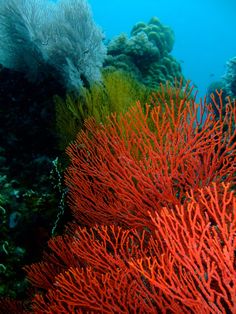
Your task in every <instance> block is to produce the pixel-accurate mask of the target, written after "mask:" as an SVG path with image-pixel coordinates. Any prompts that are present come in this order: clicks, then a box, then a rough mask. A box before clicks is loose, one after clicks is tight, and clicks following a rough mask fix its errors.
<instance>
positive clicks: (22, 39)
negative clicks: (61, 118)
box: [0, 0, 106, 90]
mask: <svg viewBox="0 0 236 314" xmlns="http://www.w3.org/2000/svg"><path fill="white" fill-rule="evenodd" d="M105 55H106V48H105V46H104V44H103V33H102V31H101V30H100V29H99V28H98V27H97V25H96V24H95V22H94V20H93V17H92V13H91V10H90V7H89V6H88V3H87V1H86V0H59V1H58V2H57V3H54V2H51V1H49V0H8V1H4V0H1V1H0V63H1V64H3V65H4V66H5V67H7V68H11V69H14V70H17V71H21V72H24V73H25V74H26V75H27V77H28V78H29V79H30V80H31V81H36V80H40V78H41V77H42V74H43V75H47V73H48V71H49V69H50V71H51V73H52V74H53V75H54V76H55V77H56V78H57V79H58V80H60V81H61V82H62V83H63V84H64V85H65V86H66V88H67V89H68V90H79V89H80V88H81V86H82V85H83V83H84V81H86V82H88V83H91V82H93V81H97V80H99V78H100V68H101V67H102V63H103V60H104V58H105Z"/></svg>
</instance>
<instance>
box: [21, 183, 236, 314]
mask: <svg viewBox="0 0 236 314" xmlns="http://www.w3.org/2000/svg"><path fill="white" fill-rule="evenodd" d="M186 197H187V200H186V202H185V205H181V206H176V208H175V210H173V209H172V208H167V207H165V208H163V209H162V210H160V211H157V212H156V213H155V214H154V215H151V217H150V218H151V221H152V223H153V225H154V232H153V233H152V234H150V232H149V230H148V228H147V230H146V231H145V230H144V231H142V232H138V231H137V230H134V229H130V230H124V229H122V228H120V227H117V226H114V225H111V226H95V227H93V228H82V227H78V226H75V225H74V226H73V227H71V229H70V231H69V233H70V235H68V236H65V237H64V238H62V237H56V238H54V239H52V240H51V241H50V242H49V247H50V252H49V253H47V255H45V258H44V261H43V262H42V263H40V264H35V265H32V266H30V267H27V268H26V270H27V272H28V276H29V279H30V281H31V282H32V284H33V285H34V286H35V287H37V288H40V289H41V291H43V293H38V294H36V296H35V297H34V300H33V306H32V309H33V313H107V314H108V313H126V314H128V313H140V314H141V313H186V314H187V313H196V314H197V313H200V314H203V313H204V314H205V313H207V314H212V313H235V310H236V308H235V305H236V294H235V289H236V258H235V247H236V215H235V211H236V198H235V197H234V196H233V192H232V191H230V187H229V184H224V183H223V184H213V185H212V186H210V187H207V188H203V189H199V190H198V191H195V192H193V190H191V191H190V193H188V194H187V195H186Z"/></svg>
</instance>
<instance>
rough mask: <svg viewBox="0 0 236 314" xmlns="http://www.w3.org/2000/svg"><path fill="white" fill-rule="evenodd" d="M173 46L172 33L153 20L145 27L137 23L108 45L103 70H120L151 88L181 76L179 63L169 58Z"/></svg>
mask: <svg viewBox="0 0 236 314" xmlns="http://www.w3.org/2000/svg"><path fill="white" fill-rule="evenodd" d="M173 46H174V32H173V31H172V29H171V28H169V27H167V26H164V25H163V24H162V23H161V22H160V20H159V19H158V18H156V17H153V18H151V20H150V21H149V22H148V23H147V24H146V23H143V22H139V23H137V24H136V25H134V27H133V29H132V30H131V36H130V38H128V37H127V36H126V35H125V34H121V35H120V36H118V37H116V38H114V39H113V40H112V41H111V42H110V43H109V45H108V55H107V58H106V62H105V68H108V69H113V70H114V69H122V70H125V71H127V72H129V73H131V74H132V75H133V76H134V77H135V78H136V79H137V80H138V81H141V82H142V83H143V84H145V85H147V86H148V87H150V88H157V87H158V85H159V84H160V83H163V82H165V81H167V80H168V81H170V82H171V83H172V85H173V84H174V79H175V78H178V79H180V78H181V77H182V73H181V67H180V64H179V63H178V62H177V61H176V60H175V58H174V57H172V56H171V55H170V52H171V51H172V49H173Z"/></svg>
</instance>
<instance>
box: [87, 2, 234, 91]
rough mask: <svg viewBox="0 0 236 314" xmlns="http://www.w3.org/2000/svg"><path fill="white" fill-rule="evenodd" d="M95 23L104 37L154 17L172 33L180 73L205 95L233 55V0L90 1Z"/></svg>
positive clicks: (173, 53)
mask: <svg viewBox="0 0 236 314" xmlns="http://www.w3.org/2000/svg"><path fill="white" fill-rule="evenodd" d="M89 3H90V6H91V8H92V12H93V16H94V19H95V22H96V23H97V24H99V25H100V26H101V27H102V29H103V30H104V33H105V36H106V38H107V39H109V38H112V37H114V36H116V35H118V34H120V33H122V32H124V33H127V34H129V32H130V30H131V29H132V26H133V25H134V24H135V23H137V22H139V21H144V22H148V21H149V19H150V18H151V17H152V16H156V17H158V18H159V19H160V21H161V22H162V23H163V24H164V25H167V26H170V27H171V28H172V29H173V30H174V32H175V45H174V49H173V51H172V55H173V56H174V57H176V58H177V60H178V61H180V62H181V65H182V70H183V74H184V76H185V78H186V79H190V80H191V81H192V82H193V83H194V85H196V87H197V88H198V90H199V95H200V96H204V95H205V93H206V90H207V87H208V86H209V84H210V83H211V82H213V81H217V80H219V79H220V78H221V77H222V76H223V75H224V73H225V69H226V62H227V61H228V60H229V59H230V58H232V57H234V56H236V38H235V36H236V1H235V0H224V1H223V0H192V1H187V0H178V1H177V0H136V1H134V0H112V1H111V0H99V1H98V0H89Z"/></svg>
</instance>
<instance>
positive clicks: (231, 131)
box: [66, 91, 236, 227]
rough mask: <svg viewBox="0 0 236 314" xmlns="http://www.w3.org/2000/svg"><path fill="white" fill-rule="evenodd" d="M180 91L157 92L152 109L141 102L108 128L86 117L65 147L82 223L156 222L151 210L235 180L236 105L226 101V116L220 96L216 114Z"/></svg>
mask: <svg viewBox="0 0 236 314" xmlns="http://www.w3.org/2000/svg"><path fill="white" fill-rule="evenodd" d="M177 92H179V91H177ZM177 96H178V95H177ZM177 96H176V95H175V94H173V93H172V94H170V93H169V96H168V97H167V98H168V101H165V99H167V98H165V97H164V96H163V97H160V95H155V94H154V95H153V101H152V102H153V105H152V107H150V106H148V105H147V106H146V108H145V110H143V109H142V107H141V104H140V103H138V104H137V106H135V107H133V108H131V109H130V110H129V112H128V113H127V114H125V115H120V116H119V117H117V116H116V115H113V116H112V117H111V118H110V120H109V123H108V125H105V126H103V125H97V124H96V123H95V122H94V120H92V119H90V120H88V121H86V123H85V131H82V132H80V133H79V135H78V137H77V140H76V141H75V142H74V143H73V144H72V145H70V147H69V148H68V149H67V153H68V155H69V157H70V158H71V166H70V167H69V169H68V172H67V174H66V182H67V185H68V187H69V199H70V204H71V208H72V210H73V213H74V216H75V218H76V219H77V220H78V221H80V222H82V223H83V224H85V225H89V226H92V225H94V224H110V223H113V224H119V225H122V226H125V227H143V226H147V225H149V226H151V224H152V223H151V220H150V217H149V215H148V212H149V211H150V212H151V213H154V212H155V211H156V210H157V211H159V210H160V209H161V208H162V207H163V206H173V205H181V204H182V203H183V201H184V199H185V193H186V191H190V189H193V190H196V189H198V188H200V187H204V186H207V185H209V184H210V183H211V182H222V181H224V182H230V183H231V184H235V183H236V182H235V172H236V156H235V147H236V141H235V139H236V128H235V125H236V105H235V102H231V101H230V99H228V103H227V105H226V113H225V114H224V115H223V114H222V112H223V110H225V109H223V100H222V99H221V93H218V98H219V99H217V100H216V99H213V101H214V102H215V104H216V107H217V108H218V115H217V118H216V117H215V116H214V113H213V112H212V110H211V108H210V106H207V104H205V103H204V104H203V105H202V104H196V103H195V102H194V100H191V99H190V100H189V98H186V97H183V98H180V97H179V96H178V97H177ZM176 102H178V103H176ZM218 103H219V105H218ZM176 108H178V112H176Z"/></svg>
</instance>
